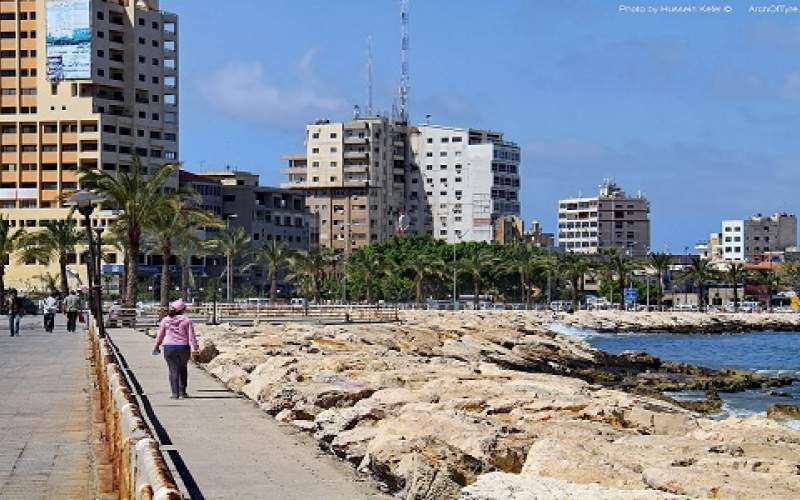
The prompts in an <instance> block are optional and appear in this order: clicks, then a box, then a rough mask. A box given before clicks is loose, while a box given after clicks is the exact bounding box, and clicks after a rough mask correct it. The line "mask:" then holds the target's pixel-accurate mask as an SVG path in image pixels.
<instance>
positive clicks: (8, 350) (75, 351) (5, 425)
mask: <svg viewBox="0 0 800 500" xmlns="http://www.w3.org/2000/svg"><path fill="white" fill-rule="evenodd" d="M59 319H60V321H58V322H57V324H56V330H55V332H54V333H45V332H44V329H43V328H42V316H27V317H25V318H23V321H22V335H21V336H20V337H14V338H11V337H9V335H8V320H7V318H6V316H0V499H24V500H32V499H51V498H52V499H85V498H92V497H93V495H92V494H90V492H92V491H93V485H92V474H91V460H90V445H89V437H90V435H89V434H90V423H89V422H90V416H89V415H90V413H89V399H88V392H87V385H88V374H87V366H88V364H87V361H86V343H85V337H84V334H83V333H77V334H74V333H73V334H67V333H66V329H65V328H64V321H63V320H64V318H63V316H62V317H61V318H59Z"/></svg>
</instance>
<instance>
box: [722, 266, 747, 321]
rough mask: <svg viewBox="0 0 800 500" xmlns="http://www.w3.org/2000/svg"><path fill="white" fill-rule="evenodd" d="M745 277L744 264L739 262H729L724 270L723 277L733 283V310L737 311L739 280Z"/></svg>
mask: <svg viewBox="0 0 800 500" xmlns="http://www.w3.org/2000/svg"><path fill="white" fill-rule="evenodd" d="M746 278H747V271H745V269H744V264H741V263H739V262H731V263H730V264H729V265H728V269H727V271H725V279H727V280H728V281H729V282H730V284H731V285H733V310H734V312H738V311H739V281H741V280H743V279H746Z"/></svg>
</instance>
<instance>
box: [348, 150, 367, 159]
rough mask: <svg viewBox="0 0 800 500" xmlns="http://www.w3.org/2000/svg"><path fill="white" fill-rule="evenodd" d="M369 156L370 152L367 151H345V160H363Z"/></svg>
mask: <svg viewBox="0 0 800 500" xmlns="http://www.w3.org/2000/svg"><path fill="white" fill-rule="evenodd" d="M366 158H369V153H368V152H367V151H345V152H344V159H345V160H363V159H366Z"/></svg>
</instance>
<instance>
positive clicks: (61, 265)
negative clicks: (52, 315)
mask: <svg viewBox="0 0 800 500" xmlns="http://www.w3.org/2000/svg"><path fill="white" fill-rule="evenodd" d="M41 227H42V230H41V231H37V232H35V233H29V234H28V237H27V238H25V240H24V243H25V246H24V248H23V249H22V256H23V259H24V260H26V261H34V260H35V261H37V262H41V263H46V264H48V265H49V264H50V263H51V262H52V261H53V260H56V261H57V263H58V272H59V274H60V289H61V293H62V294H63V295H64V296H66V295H67V294H68V293H69V284H68V283H67V263H68V261H69V256H70V255H76V254H77V252H76V247H77V246H78V244H79V243H80V242H81V240H82V239H83V234H82V233H83V231H80V230H78V224H77V223H76V222H75V219H72V218H69V219H62V220H48V221H44V222H43V223H42V224H41ZM87 231H91V229H90V228H87Z"/></svg>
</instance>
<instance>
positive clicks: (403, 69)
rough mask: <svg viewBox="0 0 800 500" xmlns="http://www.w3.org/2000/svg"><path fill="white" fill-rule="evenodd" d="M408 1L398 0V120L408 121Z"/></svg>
mask: <svg viewBox="0 0 800 500" xmlns="http://www.w3.org/2000/svg"><path fill="white" fill-rule="evenodd" d="M408 3H409V0H400V33H401V42H400V63H401V64H400V110H399V114H400V121H403V122H406V123H407V122H408V90H409V87H410V78H409V74H408Z"/></svg>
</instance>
